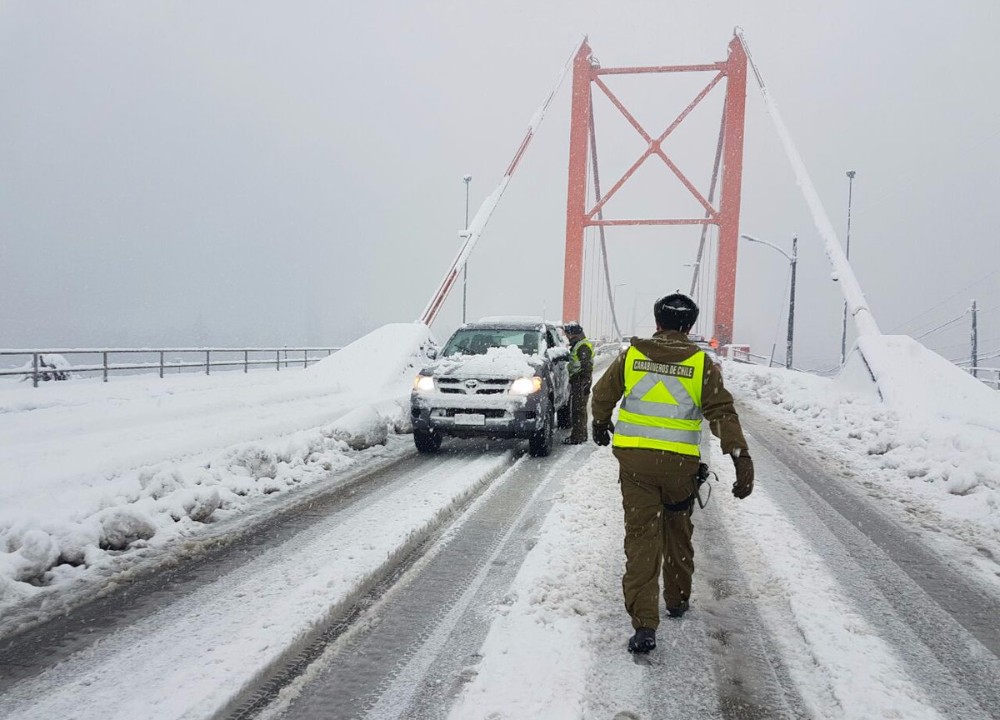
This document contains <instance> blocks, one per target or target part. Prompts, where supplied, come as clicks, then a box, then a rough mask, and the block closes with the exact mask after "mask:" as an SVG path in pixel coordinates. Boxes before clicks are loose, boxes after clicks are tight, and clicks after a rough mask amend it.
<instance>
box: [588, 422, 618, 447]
mask: <svg viewBox="0 0 1000 720" xmlns="http://www.w3.org/2000/svg"><path fill="white" fill-rule="evenodd" d="M591 431H592V432H591V434H592V435H593V436H594V442H595V443H597V444H598V445H600V446H601V447H604V446H605V445H610V444H611V433H613V432H614V431H615V426H614V425H612V424H611V422H610V421H609V422H606V423H599V422H597V421H594V423H593V424H592V425H591Z"/></svg>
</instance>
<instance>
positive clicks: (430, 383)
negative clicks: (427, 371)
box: [413, 375, 434, 392]
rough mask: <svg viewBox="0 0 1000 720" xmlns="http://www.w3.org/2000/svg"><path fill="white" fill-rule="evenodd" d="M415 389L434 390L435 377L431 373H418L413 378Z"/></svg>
mask: <svg viewBox="0 0 1000 720" xmlns="http://www.w3.org/2000/svg"><path fill="white" fill-rule="evenodd" d="M413 389H414V390H416V391H417V392H434V378H432V377H431V376H430V375H417V376H416V377H415V378H413Z"/></svg>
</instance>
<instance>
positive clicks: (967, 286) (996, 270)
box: [887, 268, 1000, 335]
mask: <svg viewBox="0 0 1000 720" xmlns="http://www.w3.org/2000/svg"><path fill="white" fill-rule="evenodd" d="M997 273H1000V268H996V269H995V270H992V271H990V272H988V273H986V274H985V275H983V276H982V277H981V278H979V279H978V280H973V281H972V282H971V283H969V284H968V285H965V286H964V287H961V288H959V289H958V290H956V291H955V292H953V293H952V294H951V295H949V296H948V297H946V298H945V299H944V300H942V301H941V302H939V303H938V304H937V305H934V306H932V307H929V308H927V309H926V310H924V311H923V312H922V313H920V314H918V315H914V316H913V317H911V318H910V319H909V320H904V321H903V322H901V323H900V324H899V325H897V326H896V327H894V328H892V329H891V330H889V332H888V333H887V334H888V335H891V334H893V333H894V332H896V330H899V329H900V328H901V327H903V326H904V325H909V324H910V323H911V322H913V321H914V320H916V319H918V318H922V317H923V316H924V315H927V314H928V313H930V312H933V311H934V310H937V309H938V308H939V307H941V306H942V305H944V304H945V303H947V302H948V301H949V300H951V299H953V298H954V297H955V296H956V295H959V294H961V293H963V292H965V291H966V290H968V289H969V288H971V287H972V286H973V285H978V284H979V283H981V282H982V281H983V280H986V279H987V278H990V277H993V276H994V275H996V274H997Z"/></svg>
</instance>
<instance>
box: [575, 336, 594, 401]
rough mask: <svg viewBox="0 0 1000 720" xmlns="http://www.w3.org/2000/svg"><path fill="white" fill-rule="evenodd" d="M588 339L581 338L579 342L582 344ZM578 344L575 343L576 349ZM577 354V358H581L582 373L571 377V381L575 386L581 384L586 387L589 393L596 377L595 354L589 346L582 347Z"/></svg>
mask: <svg viewBox="0 0 1000 720" xmlns="http://www.w3.org/2000/svg"><path fill="white" fill-rule="evenodd" d="M586 339H587V338H586V337H583V338H580V340H578V341H577V342H582V341H583V340H586ZM576 344H577V343H573V347H576ZM576 352H577V357H579V358H580V372H578V373H577V374H576V375H570V376H569V381H570V382H571V383H574V384H581V385H583V386H585V387H586V388H587V389H588V391H589V389H590V383H591V380H592V378H593V376H594V354H593V352H592V351H591V349H590V346H589V345H581V346H580V348H579V350H577V351H576Z"/></svg>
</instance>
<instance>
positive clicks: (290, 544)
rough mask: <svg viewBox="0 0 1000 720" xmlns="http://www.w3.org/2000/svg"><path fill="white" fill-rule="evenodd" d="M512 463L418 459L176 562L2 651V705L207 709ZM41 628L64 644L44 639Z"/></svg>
mask: <svg viewBox="0 0 1000 720" xmlns="http://www.w3.org/2000/svg"><path fill="white" fill-rule="evenodd" d="M514 461H515V455H514V453H513V452H512V451H511V450H504V449H499V450H491V449H486V448H485V447H484V446H482V445H476V444H473V445H471V446H468V447H465V448H463V449H461V450H460V451H459V452H457V453H453V454H444V455H442V456H441V457H439V458H423V457H411V458H410V459H408V460H404V461H402V462H401V463H399V464H398V465H393V466H390V467H389V468H386V469H385V470H383V471H382V472H380V473H377V474H376V476H375V477H372V478H368V479H367V481H366V482H365V483H364V484H363V485H357V484H354V485H351V486H349V487H348V488H347V489H346V491H344V492H334V493H331V495H330V496H329V497H328V498H325V499H319V500H318V501H317V502H315V503H314V504H313V505H312V506H311V507H309V508H307V509H306V510H305V511H300V512H297V513H292V514H290V516H288V517H287V518H286V519H285V521H284V522H281V523H277V524H275V525H274V526H273V527H271V528H268V529H267V532H265V533H263V537H260V538H259V540H260V542H257V543H250V544H249V546H247V545H240V546H239V547H236V548H233V549H232V550H230V551H228V552H226V553H225V554H224V555H223V557H222V558H220V562H219V563H218V564H212V565H205V564H203V565H202V567H201V568H200V570H201V571H200V572H193V573H191V574H189V575H185V574H184V573H181V574H180V576H179V577H178V578H177V580H178V582H179V585H178V586H177V587H172V586H171V584H170V583H167V584H165V585H164V584H157V585H156V586H155V587H153V588H150V589H138V590H137V592H138V594H139V595H140V596H141V598H140V600H146V601H147V602H140V603H139V605H138V606H137V607H134V608H133V609H132V611H131V612H123V613H117V612H114V611H113V610H112V611H111V615H110V616H107V617H104V618H102V619H101V622H100V625H103V627H101V628H100V629H99V630H98V632H97V633H91V632H88V631H89V630H90V628H89V627H87V626H86V624H84V625H83V626H82V627H81V626H80V624H79V623H77V624H76V625H75V626H74V627H73V632H72V633H69V634H66V635H63V634H62V633H61V632H59V630H58V629H57V630H56V631H55V632H53V631H52V630H51V629H48V630H47V629H46V628H44V627H43V628H40V629H39V630H38V631H36V632H34V633H32V635H31V636H29V637H27V638H24V639H22V641H20V642H17V643H16V644H15V645H14V646H12V647H6V648H5V650H4V651H3V657H2V661H3V663H4V667H5V668H12V669H13V672H10V673H9V675H8V673H7V672H6V671H5V673H4V675H5V677H8V680H5V681H4V683H3V686H2V690H3V695H2V702H0V716H2V717H5V718H36V717H38V718H53V717H60V718H62V717H67V718H68V717H74V718H90V717H92V718H115V717H120V718H137V717H142V718H154V717H157V718H167V717H211V716H213V715H215V714H216V713H218V712H221V711H223V710H224V709H225V708H226V707H228V705H230V704H231V703H233V702H235V701H236V700H237V699H239V697H240V696H241V693H243V692H246V691H249V690H250V689H252V688H253V686H254V685H255V683H257V682H258V681H259V680H260V679H261V677H262V676H263V675H265V674H266V673H267V672H268V671H269V669H271V668H275V667H281V666H282V665H283V664H284V662H285V661H286V660H287V659H288V657H289V656H290V654H294V653H295V652H297V651H298V650H299V649H300V648H301V646H302V645H304V644H308V643H309V642H310V641H311V639H312V636H313V635H315V634H316V633H317V632H320V631H321V630H322V629H323V628H324V627H325V626H326V625H327V624H328V623H329V622H331V621H332V620H333V619H335V618H336V617H337V616H338V615H340V614H343V613H345V612H347V611H348V610H349V608H350V606H351V605H352V604H353V603H355V602H356V601H357V600H359V599H360V598H361V597H362V596H363V595H364V594H365V593H367V592H368V590H370V589H371V587H372V586H374V585H375V584H376V583H377V582H379V581H380V580H382V579H383V578H384V577H386V576H387V575H388V574H390V573H391V572H392V571H393V570H394V569H395V568H396V567H397V566H398V565H399V564H400V562H401V561H402V560H403V559H404V558H405V557H406V555H407V554H408V553H409V552H410V551H412V550H413V549H414V548H416V547H417V546H419V545H420V544H421V543H422V542H423V541H424V540H425V539H426V537H427V536H428V534H429V533H431V532H433V531H434V530H436V529H437V528H439V527H440V526H441V525H442V523H444V522H446V521H447V520H448V519H449V518H451V517H452V516H454V515H455V513H456V511H460V510H461V508H462V507H464V506H465V504H466V503H467V502H468V501H469V500H470V499H472V498H473V497H475V496H476V495H477V494H479V493H480V492H482V491H483V490H484V489H485V488H486V487H487V486H488V484H489V482H490V481H491V480H493V479H494V478H496V477H497V476H499V475H501V474H502V473H503V472H504V471H505V470H506V469H507V468H509V467H510V466H511V464H512V463H513V462H514ZM126 605H127V603H126ZM150 606H152V607H150ZM54 622H55V623H56V625H57V627H59V626H60V624H61V623H65V621H61V620H56V621H54ZM70 625H73V623H72V622H71V623H70ZM43 637H48V638H49V639H50V641H51V642H54V643H55V644H56V647H55V648H53V647H52V646H43V645H41V644H40V643H39V642H38V639H39V638H43ZM59 645H65V646H66V647H67V649H68V653H67V652H62V653H61V652H59V650H58V646H59ZM123 680H124V681H125V682H126V683H127V688H141V690H140V691H138V692H134V693H133V692H130V691H129V690H128V689H127V688H123ZM178 689H183V692H180V693H179V692H178Z"/></svg>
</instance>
